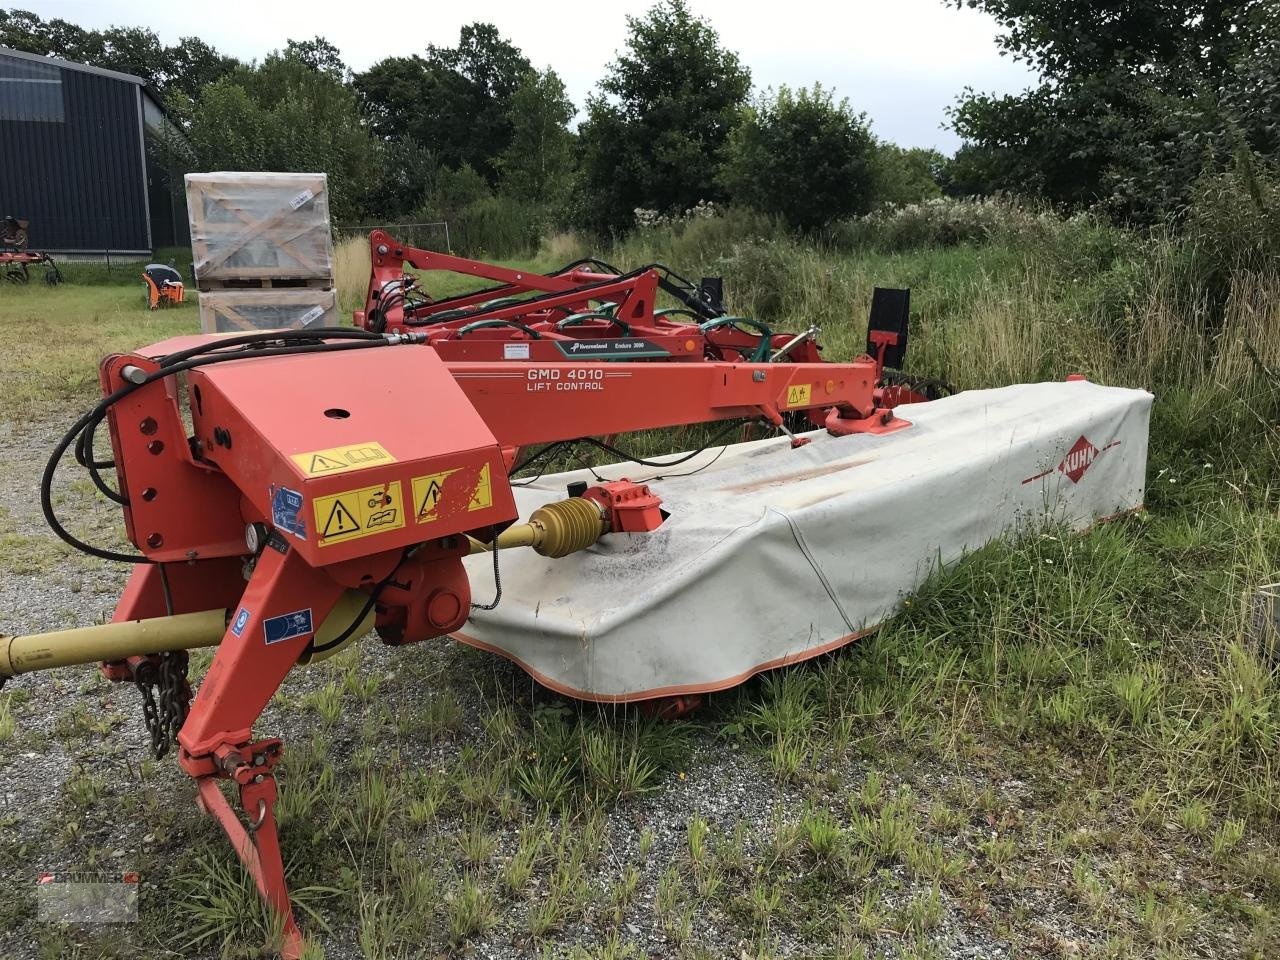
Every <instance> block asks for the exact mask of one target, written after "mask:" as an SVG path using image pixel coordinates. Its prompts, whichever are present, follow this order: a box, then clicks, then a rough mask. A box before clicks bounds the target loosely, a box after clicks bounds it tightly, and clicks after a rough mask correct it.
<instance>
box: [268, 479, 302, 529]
mask: <svg viewBox="0 0 1280 960" xmlns="http://www.w3.org/2000/svg"><path fill="white" fill-rule="evenodd" d="M271 522H272V523H274V524H275V525H276V528H277V529H279V530H288V531H289V532H290V533H292V534H293V535H294V536H295V537H297V538H298V539H299V540H305V539H307V521H306V520H305V519H304V518H303V517H302V494H300V493H299V492H298V491H297V490H290V489H289V488H288V487H275V486H273V487H272V492H271Z"/></svg>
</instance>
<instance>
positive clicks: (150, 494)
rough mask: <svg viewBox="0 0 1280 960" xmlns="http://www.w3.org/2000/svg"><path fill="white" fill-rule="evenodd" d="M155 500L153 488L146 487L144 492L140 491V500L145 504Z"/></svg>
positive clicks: (154, 489)
mask: <svg viewBox="0 0 1280 960" xmlns="http://www.w3.org/2000/svg"><path fill="white" fill-rule="evenodd" d="M155 498H156V488H155V487H147V488H146V489H145V490H143V491H142V499H143V500H145V501H147V503H150V502H151V501H152V500H154V499H155Z"/></svg>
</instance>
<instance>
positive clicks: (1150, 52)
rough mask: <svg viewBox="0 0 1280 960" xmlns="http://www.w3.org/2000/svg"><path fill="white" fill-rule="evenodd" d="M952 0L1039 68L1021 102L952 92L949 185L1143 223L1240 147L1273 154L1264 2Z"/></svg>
mask: <svg viewBox="0 0 1280 960" xmlns="http://www.w3.org/2000/svg"><path fill="white" fill-rule="evenodd" d="M950 2H952V3H954V4H955V5H956V6H976V7H978V8H980V9H982V10H984V11H986V12H987V13H989V14H991V15H992V16H993V17H994V18H995V19H996V20H997V22H999V23H1000V24H1001V25H1002V26H1003V27H1004V29H1005V33H1004V35H1003V37H1002V39H1001V44H1002V45H1003V47H1004V48H1005V49H1006V50H1007V51H1008V52H1009V53H1011V54H1012V55H1013V56H1014V57H1016V58H1018V59H1020V60H1023V61H1025V62H1027V63H1029V64H1031V65H1032V66H1034V67H1036V68H1037V69H1038V70H1039V71H1040V73H1041V74H1042V76H1043V82H1042V83H1041V84H1040V85H1039V86H1037V87H1035V88H1033V89H1031V90H1028V91H1026V92H1025V93H1023V94H1021V95H1019V96H1004V97H994V96H987V95H983V94H978V93H975V92H974V91H971V90H970V91H966V92H965V94H964V95H963V96H962V97H961V99H960V101H959V103H958V104H957V106H956V108H955V109H954V111H953V115H952V124H953V126H954V128H955V129H956V130H957V132H959V133H960V135H961V136H962V137H963V138H964V140H965V146H964V147H963V148H962V149H961V150H960V151H959V153H958V154H957V156H956V160H955V163H954V164H953V165H952V174H953V176H954V183H953V185H952V188H951V189H952V190H953V191H955V192H962V193H963V192H974V193H980V192H991V191H994V190H1011V191H1017V192H1022V193H1031V194H1037V195H1039V196H1042V197H1045V198H1047V199H1049V200H1052V201H1055V202H1060V203H1065V204H1071V205H1084V204H1090V203H1094V202H1097V201H1103V202H1105V203H1106V204H1107V205H1108V206H1109V207H1110V208H1111V209H1112V210H1113V211H1114V212H1115V213H1116V214H1117V215H1118V216H1120V217H1122V218H1124V219H1129V220H1134V221H1139V222H1150V221H1153V220H1156V219H1159V218H1161V217H1164V216H1167V215H1169V214H1177V213H1178V212H1179V211H1181V210H1182V208H1183V207H1184V206H1185V205H1186V203H1187V202H1189V200H1190V199H1191V197H1192V194H1193V192H1194V185H1195V183H1196V181H1197V180H1198V179H1199V178H1200V177H1201V176H1202V175H1203V174H1204V173H1205V172H1206V171H1212V170H1215V169H1219V168H1220V167H1221V165H1222V164H1223V163H1224V162H1226V161H1228V160H1229V159H1230V157H1232V156H1234V155H1235V153H1236V152H1237V151H1238V150H1239V149H1240V148H1241V147H1244V148H1247V149H1251V150H1255V151H1259V152H1262V153H1264V154H1266V153H1274V151H1275V147H1276V143H1275V132H1276V130H1277V126H1276V122H1275V116H1276V114H1275V112H1274V108H1275V106H1276V85H1275V83H1274V78H1275V68H1274V63H1275V61H1274V53H1275V46H1274V42H1275V37H1276V29H1277V27H1276V17H1275V13H1274V3H1273V2H1272V0H1234V2H1232V0H1193V2H1190V3H1176V2H1173V0H1109V2H1104V3H1092V4H1079V3H1068V2H1066V0H950ZM1266 50H1270V51H1271V56H1268V55H1267V54H1265V53H1264V54H1263V56H1264V59H1265V60H1266V62H1267V63H1269V65H1268V66H1265V67H1264V66H1262V62H1263V61H1261V60H1259V56H1258V54H1259V52H1260V51H1266ZM1268 106H1269V107H1270V108H1271V110H1270V112H1268V110H1267V108H1268ZM1263 118H1266V119H1263Z"/></svg>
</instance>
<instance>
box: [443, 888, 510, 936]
mask: <svg viewBox="0 0 1280 960" xmlns="http://www.w3.org/2000/svg"><path fill="white" fill-rule="evenodd" d="M445 901H446V903H447V908H446V911H445V915H446V918H447V920H446V922H447V925H448V930H449V942H450V943H452V944H453V945H454V946H461V945H462V944H464V943H466V942H467V940H468V939H469V938H471V937H473V936H475V935H477V934H483V933H485V932H486V931H487V930H489V929H490V928H491V927H492V926H493V925H494V924H495V923H497V920H498V918H497V915H496V913H495V912H494V907H493V899H492V897H491V896H490V895H489V892H488V891H487V890H485V888H484V887H483V886H481V885H480V884H479V882H477V881H476V879H475V878H474V877H473V876H472V875H471V874H467V875H466V876H464V877H463V878H462V882H461V883H460V884H458V885H457V886H456V887H454V888H453V889H452V890H451V891H450V892H449V893H448V894H447V895H446V896H445Z"/></svg>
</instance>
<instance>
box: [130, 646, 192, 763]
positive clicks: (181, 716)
mask: <svg viewBox="0 0 1280 960" xmlns="http://www.w3.org/2000/svg"><path fill="white" fill-rule="evenodd" d="M158 657H159V659H160V668H159V671H158V672H157V671H156V670H155V668H154V667H152V665H151V663H150V662H148V663H145V664H142V665H141V666H140V667H139V669H138V670H136V671H135V672H134V683H135V684H137V687H138V691H139V692H140V693H141V694H142V720H143V722H144V723H145V724H146V725H147V732H148V733H149V734H150V735H151V755H152V756H153V757H155V758H156V759H157V760H159V759H160V758H162V757H163V756H164V755H165V754H166V753H168V752H169V745H170V744H172V743H174V742H175V741H176V740H177V738H178V731H179V730H181V729H182V724H183V723H184V722H185V721H186V719H187V709H188V707H189V705H190V700H191V688H190V687H189V686H188V685H187V663H188V660H189V659H190V658H189V657H188V655H187V651H185V650H171V651H168V652H165V653H161V654H158ZM152 687H154V688H155V690H156V693H158V694H159V703H158V704H157V702H156V693H153V692H152Z"/></svg>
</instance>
